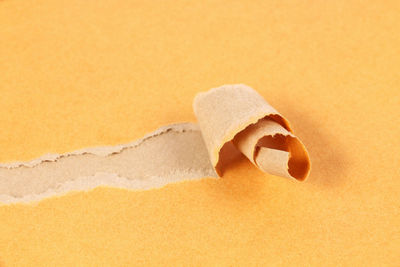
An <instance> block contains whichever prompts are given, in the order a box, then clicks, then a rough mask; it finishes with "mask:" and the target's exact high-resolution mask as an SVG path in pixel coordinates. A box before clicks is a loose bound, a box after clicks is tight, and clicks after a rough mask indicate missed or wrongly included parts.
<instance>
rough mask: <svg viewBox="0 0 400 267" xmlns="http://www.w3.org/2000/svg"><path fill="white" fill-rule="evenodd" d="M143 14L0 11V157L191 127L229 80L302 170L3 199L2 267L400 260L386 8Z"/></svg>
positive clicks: (291, 4)
mask: <svg viewBox="0 0 400 267" xmlns="http://www.w3.org/2000/svg"><path fill="white" fill-rule="evenodd" d="M156 3H157V4H156V5H155V4H154V3H153V2H152V1H132V2H128V1H118V0H116V1H110V2H106V1H90V0H88V1H73V0H71V1H47V0H41V1H39V2H37V1H30V0H25V1H14V0H3V1H0V110H1V112H0V126H1V129H0V162H2V163H9V162H14V161H24V162H26V161H30V160H32V159H35V158H38V157H40V156H41V155H44V154H46V153H56V154H64V153H68V152H70V151H75V150H78V149H81V148H85V147H98V146H102V145H109V146H115V145H118V144H126V143H129V142H131V141H132V140H138V139H140V138H142V137H143V136H145V135H146V133H150V132H152V131H154V130H155V129H157V128H158V127H160V126H161V125H168V124H171V123H174V122H179V121H190V122H196V121H197V120H196V118H195V115H194V114H193V109H192V105H191V104H192V101H193V98H194V97H195V95H196V94H197V93H198V92H199V91H202V90H206V89H207V88H213V87H216V86H219V85H221V84H225V83H229V84H235V83H239V82H241V83H245V84H248V85H250V86H251V87H253V88H255V89H257V91H258V92H259V93H260V95H262V96H263V97H265V98H266V99H267V100H268V102H270V103H271V104H273V107H274V108H276V109H277V110H278V111H279V112H281V113H282V114H283V115H284V116H285V117H286V118H287V119H288V120H289V121H290V122H291V127H292V128H293V130H294V132H295V133H296V136H298V137H299V138H300V139H301V141H302V142H303V143H304V145H305V146H306V147H307V150H308V152H309V154H310V158H311V159H312V171H311V173H310V176H309V177H308V179H307V180H306V181H304V182H302V183H298V182H295V181H293V180H290V179H283V178H280V177H276V176H273V175H268V174H265V173H263V172H261V171H260V170H258V169H257V168H255V167H254V166H252V164H249V163H248V160H247V159H243V158H239V159H237V161H236V162H234V164H232V165H230V166H229V167H228V168H227V169H226V172H225V173H224V176H223V177H222V178H220V179H200V180H196V181H189V182H183V183H177V184H169V185H167V186H165V187H162V188H160V189H155V190H148V191H141V192H132V191H131V190H123V189H113V188H105V187H101V188H97V189H94V190H91V191H89V192H80V193H69V194H67V195H65V196H62V197H55V198H48V199H45V200H43V201H41V202H36V203H35V204H33V205H32V204H28V205H27V204H14V205H6V206H1V207H0V266H2V267H3V266H6V267H7V266H32V265H33V266H76V265H78V266H79V265H80V266H93V265H95V266H104V265H106V266H132V265H133V266H165V265H172V266H399V261H400V259H399V253H398V251H399V243H398V236H399V228H398V225H399V221H400V217H399V216H400V215H399V194H400V192H399V188H400V184H399V183H400V179H398V178H399V177H400V173H399V172H400V169H399V167H398V166H399V162H400V150H399V149H398V147H400V143H399V141H400V138H399V128H398V123H397V121H398V117H399V115H398V114H399V113H400V110H399V109H400V105H399V103H400V95H399V94H400V93H399V88H400V80H399V71H398V70H399V68H400V63H399V62H400V58H399V57H400V53H399V47H400V39H399V38H400V37H399V34H398V32H400V19H399V14H400V12H399V4H398V1H364V2H359V1H352V0H350V1H349V0H347V1H341V0H339V1H307V2H306V1H275V2H272V1H268V2H267V1H229V2H228V1H203V2H202V3H201V4H200V3H199V2H188V1H179V0H178V1H174V3H173V4H171V3H170V2H169V1H157V2H156ZM177 110H178V112H177ZM127 122H128V123H127ZM129 122H131V123H129Z"/></svg>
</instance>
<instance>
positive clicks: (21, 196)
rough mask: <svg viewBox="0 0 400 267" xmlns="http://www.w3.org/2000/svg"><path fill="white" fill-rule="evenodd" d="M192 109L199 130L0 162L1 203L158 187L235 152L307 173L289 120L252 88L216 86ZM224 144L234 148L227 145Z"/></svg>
mask: <svg viewBox="0 0 400 267" xmlns="http://www.w3.org/2000/svg"><path fill="white" fill-rule="evenodd" d="M199 98H201V100H198V99H199ZM257 105H258V108H254V107H255V106H256V107H257ZM194 107H195V110H196V114H197V116H198V118H199V121H200V125H201V128H200V129H199V128H198V127H197V125H194V124H190V123H186V124H185V123H181V124H175V125H170V126H164V127H162V128H160V129H158V130H157V131H155V132H152V133H150V134H148V135H147V136H145V137H144V138H142V139H140V140H137V141H135V142H133V143H130V144H126V145H119V146H115V147H97V148H90V149H82V150H80V151H75V152H71V153H66V154H63V155H56V154H53V155H45V156H43V157H41V158H39V159H35V160H32V161H30V162H14V163H11V164H0V201H2V202H3V203H15V202H29V201H35V200H40V199H43V198H45V197H49V196H54V195H57V194H60V193H61V194H65V193H66V192H68V191H71V190H74V191H81V190H88V189H93V188H95V187H96V186H99V185H103V186H113V187H119V188H127V189H139V190H140V189H152V188H158V187H160V186H163V185H166V184H168V183H172V182H176V181H184V180H191V179H194V178H201V177H207V176H215V172H214V168H216V171H217V172H218V173H220V174H221V173H222V172H221V169H222V168H223V167H224V166H222V165H223V164H222V162H226V164H228V163H229V161H230V160H231V159H232V155H237V154H240V152H242V153H243V154H244V155H246V157H248V158H249V159H250V160H251V161H252V162H253V163H254V164H256V166H260V168H261V170H263V171H266V172H270V173H272V174H275V175H280V176H283V177H288V178H291V177H292V178H296V179H299V180H303V179H305V178H306V175H307V174H308V172H309V169H310V162H309V159H308V155H307V151H306V150H305V148H304V147H303V146H302V144H301V143H300V141H298V139H297V138H296V137H295V136H294V135H293V134H291V133H290V132H288V131H287V130H286V129H285V128H284V127H286V128H289V126H288V123H287V121H286V120H285V119H283V117H281V115H279V113H278V112H277V111H275V110H274V109H273V108H272V107H271V106H270V105H269V104H268V103H267V102H266V101H265V100H264V99H262V97H261V96H260V95H259V94H257V92H256V91H255V90H253V89H252V88H250V87H248V86H246V85H225V86H221V87H218V88H214V89H211V90H210V91H208V92H207V93H203V94H202V95H199V96H197V97H196V99H195V102H194ZM210 110H212V112H211V113H210V112H209V111H210ZM273 119H275V120H276V121H279V122H280V123H281V124H282V125H281V124H279V123H277V122H276V121H274V120H273ZM253 129H256V130H253ZM278 136H280V138H278ZM266 138H270V142H266V141H265V139H266ZM289 138H290V139H289ZM291 140H294V141H293V142H297V143H298V144H299V146H300V147H299V148H298V149H299V151H300V152H299V153H297V154H296V153H294V152H296V151H295V146H293V145H292V144H294V143H293V142H292V143H291ZM204 143H205V144H206V145H207V148H208V152H209V155H210V157H211V162H212V163H213V165H210V159H209V158H208V157H207V153H205V152H206V150H207V148H206V146H205V144H204ZM297 143H296V144H297ZM228 145H231V147H230V148H231V150H232V151H227V150H226V148H227V147H228ZM223 146H225V147H226V148H223ZM235 146H236V147H235ZM224 151H225V152H224ZM239 151H240V152H239ZM214 152H216V155H217V157H218V156H219V155H221V159H219V160H218V159H217V162H215V155H214ZM224 154H226V155H224ZM256 162H257V163H256Z"/></svg>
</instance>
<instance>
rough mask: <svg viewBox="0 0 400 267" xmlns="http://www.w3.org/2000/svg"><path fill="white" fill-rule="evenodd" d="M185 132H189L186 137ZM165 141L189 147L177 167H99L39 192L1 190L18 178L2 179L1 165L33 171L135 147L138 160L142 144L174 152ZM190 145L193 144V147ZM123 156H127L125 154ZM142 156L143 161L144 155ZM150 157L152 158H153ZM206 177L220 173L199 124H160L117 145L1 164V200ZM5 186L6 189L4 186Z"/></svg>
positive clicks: (16, 200)
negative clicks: (123, 170) (145, 171)
mask: <svg viewBox="0 0 400 267" xmlns="http://www.w3.org/2000/svg"><path fill="white" fill-rule="evenodd" d="M173 133H174V134H179V137H181V138H187V142H185V143H184V144H182V143H181V142H177V141H176V140H177V139H179V138H177V136H176V135H172V136H170V137H168V134H173ZM185 134H187V136H186V137H185ZM161 138H164V139H161ZM165 138H167V139H165ZM157 140H161V141H164V142H161V141H160V142H159V143H157ZM151 141H152V142H151ZM165 142H167V143H168V142H170V145H171V146H175V147H177V149H178V150H179V149H180V150H181V151H182V150H186V149H187V150H188V155H176V157H177V159H178V164H177V166H178V168H176V167H175V166H174V168H172V167H171V166H170V167H171V168H170V169H168V168H167V170H165V168H164V169H163V167H165V166H161V167H160V168H159V172H158V173H157V172H156V173H155V175H147V176H146V175H140V172H139V173H138V174H136V173H135V176H134V177H125V176H123V175H122V176H121V175H119V174H118V173H109V172H101V171H100V172H94V173H92V174H91V175H86V176H85V175H83V176H79V175H77V176H74V177H72V178H70V179H66V180H64V181H62V182H57V183H55V184H54V183H53V185H52V186H47V187H45V188H44V190H41V191H39V192H30V193H25V194H22V195H15V194H14V195H13V194H4V192H3V193H1V191H4V190H5V188H6V189H7V187H12V186H13V182H15V181H12V179H8V177H5V176H3V180H2V179H1V178H2V177H1V170H2V169H3V173H4V172H8V173H10V172H11V173H15V172H19V171H21V170H23V171H25V172H31V171H33V170H35V169H36V168H35V167H39V166H42V164H45V163H51V165H52V166H53V167H54V166H56V167H57V166H58V167H59V168H62V166H61V165H60V164H63V162H64V161H65V160H66V159H71V158H73V157H77V156H81V157H82V156H85V155H95V156H100V157H102V158H106V157H112V156H114V155H119V156H120V157H122V155H121V154H122V153H123V152H124V151H127V152H126V153H129V152H134V151H136V152H137V153H139V154H138V155H136V157H134V158H133V159H131V160H136V159H137V158H138V157H139V156H141V154H140V149H141V146H142V145H147V147H144V149H147V150H151V149H153V150H154V149H156V150H160V153H171V149H172V152H174V150H173V149H174V148H173V147H171V146H168V148H165V147H163V145H164V143H165ZM160 143H161V144H160ZM183 145H187V146H188V147H182V146H183ZM191 145H192V147H190V146H191ZM149 146H153V147H149ZM135 149H136V150H135ZM137 149H139V150H137ZM199 154H200V155H199ZM134 155H135V154H134ZM128 156H129V154H128ZM124 157H126V155H125V156H124ZM190 157H192V158H190ZM159 158H160V159H161V160H162V158H163V156H160V157H159ZM140 159H141V160H142V161H143V158H142V157H141V158H140ZM175 159H176V158H175ZM182 160H183V161H182ZM185 160H186V161H185ZM76 161H82V159H81V158H77V159H76ZM145 161H146V160H145ZM148 161H150V159H149V160H148ZM166 161H167V163H166V164H165V165H167V167H168V159H166ZM74 162H75V161H74ZM109 162H111V160H109ZM124 163H126V162H124ZM64 164H65V163H64ZM159 165H164V164H159ZM159 165H157V166H159ZM42 167H43V166H42ZM128 167H129V166H128ZM43 168H45V167H43ZM154 169H155V168H153V170H154ZM48 173H49V172H45V174H46V175H47V174H48ZM36 175H37V174H36ZM204 177H217V175H216V174H215V172H214V169H213V168H212V166H211V163H210V162H209V158H208V154H207V150H206V148H205V145H204V143H203V140H202V137H201V134H200V131H199V129H198V127H197V125H196V124H192V123H181V124H172V125H168V126H164V127H161V128H159V129H158V130H156V131H154V132H152V133H150V134H147V135H145V137H143V138H141V139H139V140H136V141H134V142H132V143H129V144H125V145H118V146H114V147H111V146H110V147H97V148H89V149H85V150H78V151H74V152H70V153H65V154H58V155H57V154H52V155H45V156H42V157H40V158H39V159H35V160H32V161H29V162H17V163H12V164H8V165H7V164H2V165H1V166H0V202H2V203H5V204H12V203H27V202H30V203H34V202H37V201H40V200H42V199H44V198H47V197H52V196H61V195H64V194H66V193H68V192H71V191H88V190H91V189H94V188H96V187H99V186H108V187H114V188H123V189H129V190H148V189H154V188H160V187H162V186H165V185H167V184H169V183H174V182H180V181H186V180H195V179H201V178H204ZM30 178H32V179H30V180H29V181H32V180H34V179H33V178H34V177H30ZM39 178H40V177H39ZM50 178H51V177H50V176H49V177H47V179H50ZM39 181H40V180H39ZM1 182H3V183H1ZM32 183H35V181H32ZM2 186H3V189H1V187H2ZM14 187H15V184H14ZM29 189H30V190H34V188H33V186H32V188H29Z"/></svg>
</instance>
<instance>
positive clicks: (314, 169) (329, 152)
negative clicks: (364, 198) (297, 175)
mask: <svg viewBox="0 0 400 267" xmlns="http://www.w3.org/2000/svg"><path fill="white" fill-rule="evenodd" d="M291 107H292V105H287V106H285V107H283V108H281V109H278V110H280V111H281V112H282V114H284V116H285V117H286V118H287V119H288V120H289V121H290V122H291V126H292V128H293V129H294V134H295V135H296V136H298V137H299V139H300V140H301V141H302V142H303V143H304V145H305V147H306V148H307V150H308V153H309V155H310V159H311V173H310V176H309V177H308V179H307V180H306V181H305V183H311V184H314V185H317V186H323V187H337V186H341V185H342V184H343V183H344V182H345V180H346V172H347V166H348V163H349V160H348V156H347V155H346V153H345V146H344V144H342V143H340V141H339V140H338V139H335V137H334V136H329V134H328V133H326V132H324V130H323V127H321V125H322V123H323V122H322V121H317V120H314V119H313V117H312V114H306V113H305V112H302V111H301V110H294V109H292V108H291ZM338 134H339V133H338Z"/></svg>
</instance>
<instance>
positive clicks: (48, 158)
mask: <svg viewBox="0 0 400 267" xmlns="http://www.w3.org/2000/svg"><path fill="white" fill-rule="evenodd" d="M169 131H174V132H177V133H181V132H185V131H200V129H199V127H198V126H197V124H194V123H190V122H184V123H174V124H170V125H166V126H162V127H160V128H158V129H157V130H155V131H154V132H151V133H149V134H146V135H145V136H143V137H142V138H140V139H138V140H135V141H133V142H131V143H127V144H120V145H116V146H99V147H89V148H84V149H78V150H75V151H72V152H67V153H63V154H56V153H49V154H45V155H43V156H41V157H39V158H36V159H33V160H30V161H15V162H10V163H0V168H6V169H15V168H19V167H28V168H33V167H35V166H37V165H39V164H41V163H43V162H55V161H57V160H58V159H61V158H65V157H71V156H79V155H85V154H91V155H96V156H102V157H106V156H109V155H112V154H118V153H121V152H122V151H123V150H125V149H129V148H135V147H137V146H139V145H140V144H142V143H143V142H145V141H147V140H148V139H150V138H154V137H157V136H159V135H161V134H164V133H166V132H169Z"/></svg>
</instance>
